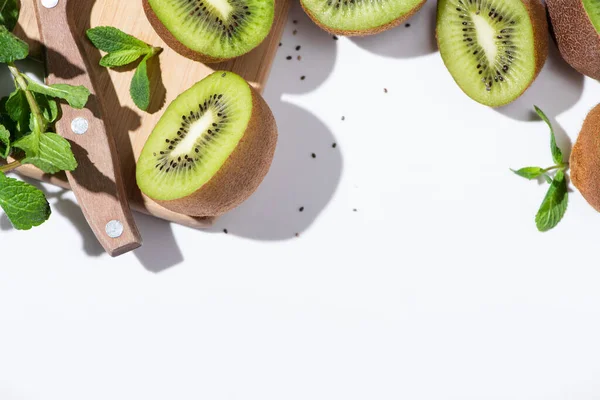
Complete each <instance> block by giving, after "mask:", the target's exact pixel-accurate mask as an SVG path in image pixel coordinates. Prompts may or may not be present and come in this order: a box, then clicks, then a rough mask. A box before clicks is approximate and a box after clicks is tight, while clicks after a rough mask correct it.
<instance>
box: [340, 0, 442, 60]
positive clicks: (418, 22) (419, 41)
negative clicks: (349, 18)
mask: <svg viewBox="0 0 600 400" xmlns="http://www.w3.org/2000/svg"><path fill="white" fill-rule="evenodd" d="M436 9H437V7H436V2H434V1H429V2H427V3H425V5H424V6H423V8H421V9H420V10H419V11H418V12H417V13H416V14H415V15H413V16H412V17H411V18H410V19H409V20H407V21H405V22H404V23H402V24H400V25H399V26H398V27H396V28H393V29H390V30H389V31H386V32H382V33H380V34H377V35H372V36H364V37H353V38H350V40H352V42H354V44H356V45H357V46H358V47H361V48H363V49H365V50H367V51H369V52H371V53H374V54H378V55H381V56H385V57H391V58H413V57H420V56H425V55H428V54H432V53H435V52H436V51H437V43H436V40H435V21H436Z"/></svg>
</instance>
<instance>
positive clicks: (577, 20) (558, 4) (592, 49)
mask: <svg viewBox="0 0 600 400" xmlns="http://www.w3.org/2000/svg"><path fill="white" fill-rule="evenodd" d="M546 4H547V5H548V13H549V14H550V22H551V23H552V27H553V30H554V37H555V39H556V43H557V45H558V49H559V50H560V54H561V55H562V56H563V58H564V59H565V61H566V62H567V63H569V64H570V65H571V66H572V67H573V68H575V69H576V70H577V71H579V72H580V73H582V74H584V75H587V76H589V77H591V78H594V79H600V1H598V0H546Z"/></svg>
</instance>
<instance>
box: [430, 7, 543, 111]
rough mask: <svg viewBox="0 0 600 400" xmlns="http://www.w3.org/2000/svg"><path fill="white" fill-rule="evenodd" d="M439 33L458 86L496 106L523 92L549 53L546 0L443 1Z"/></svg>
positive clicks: (438, 20) (440, 42)
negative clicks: (543, 3) (541, 0)
mask: <svg viewBox="0 0 600 400" xmlns="http://www.w3.org/2000/svg"><path fill="white" fill-rule="evenodd" d="M436 36H437V41H438V46H439V49H440V54H441V55H442V59H443V61H444V64H446V67H447V68H448V70H449V71H450V74H451V75H452V77H453V78H454V80H455V81H456V83H457V84H458V86H460V88H461V89H462V90H463V91H464V92H465V93H466V94H467V95H468V96H469V97H471V98H472V99H474V100H475V101H478V102H479V103H482V104H485V105H488V106H491V107H498V106H502V105H505V104H508V103H510V102H512V101H514V100H515V99H517V98H518V97H519V96H521V94H523V92H525V90H527V88H528V87H529V86H530V85H531V84H532V83H533V81H534V80H535V78H536V77H537V75H538V74H539V72H540V70H541V69H542V67H543V66H544V63H545V62H546V58H547V57H548V25H547V22H546V12H545V9H544V6H543V5H542V3H541V2H540V0H440V1H439V2H438V10H437V28H436Z"/></svg>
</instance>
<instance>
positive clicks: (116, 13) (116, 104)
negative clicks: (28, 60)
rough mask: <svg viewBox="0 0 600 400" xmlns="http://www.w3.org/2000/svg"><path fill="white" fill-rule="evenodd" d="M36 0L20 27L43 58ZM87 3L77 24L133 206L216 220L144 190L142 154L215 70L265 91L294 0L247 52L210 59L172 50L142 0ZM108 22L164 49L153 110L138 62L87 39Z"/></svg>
mask: <svg viewBox="0 0 600 400" xmlns="http://www.w3.org/2000/svg"><path fill="white" fill-rule="evenodd" d="M34 1H41V0H21V3H22V4H21V16H20V17H19V26H18V28H17V31H16V33H17V34H18V35H20V36H21V37H23V38H26V39H27V41H28V42H29V44H30V51H31V54H32V56H33V57H36V58H42V53H43V51H42V46H41V44H40V42H39V37H40V35H39V30H38V26H37V21H36V17H35V9H34V7H35V5H34ZM78 1H80V0H78ZM86 3H87V4H89V6H88V7H87V8H89V10H87V9H86V10H85V12H84V13H82V14H81V15H78V20H77V21H72V26H71V30H72V31H73V32H74V33H75V37H76V38H81V44H82V47H83V49H84V52H85V55H86V56H87V59H88V61H89V64H90V66H89V70H90V71H91V73H93V74H94V75H95V78H96V83H97V92H98V94H99V97H100V101H101V102H102V103H103V105H104V109H105V110H106V116H105V119H106V120H105V124H106V126H107V129H109V130H110V132H111V133H112V134H113V136H114V137H115V141H116V143H117V148H118V152H119V158H120V161H121V169H122V172H123V179H124V181H125V185H126V188H127V192H128V196H129V199H130V202H131V207H132V208H133V209H134V210H137V211H141V212H144V213H147V214H151V215H154V216H156V217H159V218H163V219H166V220H170V221H173V222H176V223H179V224H183V225H187V226H191V227H195V228H203V227H207V226H210V225H211V224H212V222H213V218H205V217H190V216H187V215H182V214H177V213H174V212H171V211H169V210H166V209H165V208H163V207H161V206H159V205H158V204H156V203H154V202H153V201H152V200H150V199H148V198H147V197H145V196H143V195H142V194H141V193H140V191H139V189H138V188H137V185H136V183H135V163H136V160H137V159H138V157H139V155H140V153H141V151H142V147H143V146H144V143H145V142H146V139H147V138H148V136H149V135H150V133H151V132H152V129H153V128H154V126H155V125H156V123H157V122H158V120H159V119H160V117H161V116H162V114H163V112H164V110H165V109H166V106H167V105H168V104H169V103H170V102H171V101H173V100H174V99H175V97H177V96H178V95H179V94H180V93H182V92H183V91H185V90H187V89H188V88H190V87H191V86H192V85H193V84H195V83H196V82H198V81H199V80H201V79H202V78H204V77H205V76H207V75H209V74H210V73H211V72H213V71H214V70H222V69H224V70H228V71H233V72H236V73H238V74H240V75H241V76H243V77H244V78H245V79H246V80H247V81H249V82H250V83H251V84H252V85H253V86H254V87H255V88H256V89H258V90H259V91H261V92H262V90H263V87H264V85H265V83H266V80H267V78H268V75H269V71H270V68H271V65H272V63H273V59H274V57H275V53H276V52H277V47H278V45H279V40H280V38H281V35H282V33H283V29H284V26H285V22H286V19H287V14H288V11H289V7H290V5H291V0H276V2H275V3H276V10H275V22H274V24H273V29H272V31H271V34H270V35H269V36H268V37H267V39H266V40H265V41H264V42H263V44H261V45H260V46H259V47H258V48H256V49H254V50H253V51H252V52H250V53H248V54H247V55H245V56H243V57H239V58H237V59H235V60H232V61H228V62H224V63H220V64H210V65H204V64H201V63H198V62H195V61H192V60H189V59H187V58H185V57H183V56H181V55H179V54H178V53H176V52H175V51H173V50H171V49H170V48H169V47H168V46H167V45H166V44H165V43H164V42H163V41H162V40H161V39H160V37H159V36H158V35H157V34H156V33H155V32H154V30H153V29H152V26H150V23H149V22H148V20H147V18H146V15H145V14H144V10H143V8H142V2H141V0H87V1H86ZM103 25H108V26H114V27H117V28H119V29H121V30H122V31H124V32H126V33H129V34H131V35H133V36H135V37H137V38H139V39H141V40H143V41H144V42H147V43H149V44H151V45H153V46H160V47H162V48H163V49H164V51H163V53H161V55H160V57H159V58H158V62H157V60H155V61H154V62H151V63H150V64H149V65H148V70H149V75H150V79H151V82H152V83H151V90H152V102H151V104H150V108H149V112H148V113H146V112H143V111H140V110H139V109H138V108H137V107H136V106H135V104H134V103H133V101H132V100H131V98H130V96H129V85H130V83H131V79H132V77H133V73H134V69H133V68H120V69H110V70H108V69H106V68H103V67H100V66H99V65H98V62H99V60H100V58H101V57H102V54H101V53H100V52H99V51H98V50H97V49H96V48H94V47H93V46H92V45H91V43H89V41H88V40H87V39H86V36H85V31H86V30H87V29H89V28H91V27H96V26H103ZM48 51H54V52H58V53H60V49H48ZM50 73H56V74H59V75H60V73H61V71H50ZM61 77H62V76H61ZM62 78H68V77H62ZM59 133H60V132H59ZM18 172H19V173H21V174H23V175H26V176H29V177H32V178H35V179H39V180H43V181H47V182H50V183H53V184H55V185H58V186H62V187H65V188H68V187H69V185H68V182H67V180H66V177H65V176H64V175H55V176H50V175H45V174H43V173H42V172H41V171H40V170H38V169H36V168H33V167H31V166H24V167H21V168H19V170H18Z"/></svg>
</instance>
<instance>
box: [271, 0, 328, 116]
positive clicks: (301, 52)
mask: <svg viewBox="0 0 600 400" xmlns="http://www.w3.org/2000/svg"><path fill="white" fill-rule="evenodd" d="M336 56H337V41H336V40H334V39H333V36H332V35H330V34H328V33H327V32H325V31H323V30H322V29H320V28H319V27H318V26H316V25H315V24H314V23H313V22H312V20H311V19H310V18H308V16H307V15H306V14H305V13H304V11H303V10H302V7H301V6H300V4H299V2H294V4H293V5H292V8H291V10H290V14H289V17H288V22H287V25H286V28H285V31H284V34H283V36H282V38H281V46H280V47H279V50H278V51H277V54H276V55H275V62H274V64H273V68H272V69H271V73H270V75H269V79H268V81H267V87H266V91H265V94H264V95H265V97H266V99H267V102H268V103H269V105H270V106H272V105H273V104H272V103H273V102H274V101H277V100H279V99H280V98H281V94H282V93H290V94H291V93H309V92H311V91H313V90H315V89H316V88H318V87H319V86H321V84H322V83H323V82H325V81H326V80H327V78H328V77H329V75H331V72H332V71H333V68H334V66H335V61H336ZM298 57H300V58H299V59H298ZM288 58H289V59H288ZM302 76H304V77H305V79H301V78H302ZM276 96H277V97H276ZM278 122H279V121H278Z"/></svg>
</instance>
